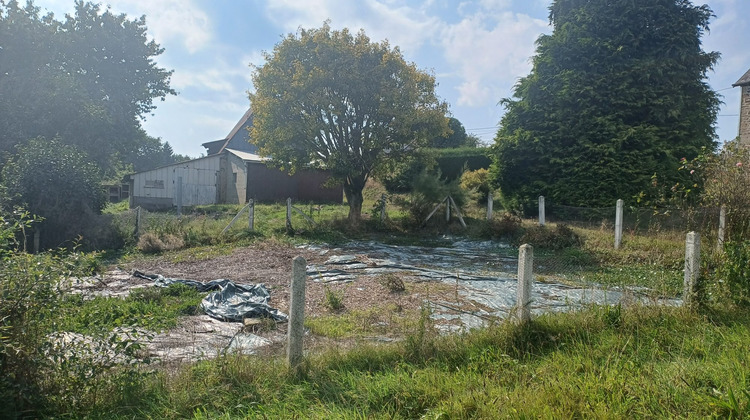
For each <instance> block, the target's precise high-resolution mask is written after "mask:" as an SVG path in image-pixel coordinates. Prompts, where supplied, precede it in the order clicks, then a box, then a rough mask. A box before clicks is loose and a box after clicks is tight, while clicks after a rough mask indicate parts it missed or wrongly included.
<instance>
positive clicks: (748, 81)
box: [732, 70, 750, 87]
mask: <svg viewBox="0 0 750 420" xmlns="http://www.w3.org/2000/svg"><path fill="white" fill-rule="evenodd" d="M747 85H750V70H748V71H747V72H746V73H745V74H744V75H743V76H742V77H740V80H738V81H737V82H735V83H734V84H733V85H732V87H737V86H747Z"/></svg>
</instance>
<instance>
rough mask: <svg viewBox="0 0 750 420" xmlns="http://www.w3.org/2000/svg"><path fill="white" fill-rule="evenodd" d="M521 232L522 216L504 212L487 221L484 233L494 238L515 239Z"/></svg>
mask: <svg viewBox="0 0 750 420" xmlns="http://www.w3.org/2000/svg"><path fill="white" fill-rule="evenodd" d="M521 232H522V228H521V218H520V217H519V216H517V215H515V214H513V213H510V212H503V213H500V214H498V215H496V216H495V217H494V218H493V219H492V220H490V221H489V222H487V224H486V228H485V232H484V233H485V236H489V237H492V238H506V239H514V238H517V237H518V236H519V235H520V234H521Z"/></svg>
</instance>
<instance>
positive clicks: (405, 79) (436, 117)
mask: <svg viewBox="0 0 750 420" xmlns="http://www.w3.org/2000/svg"><path fill="white" fill-rule="evenodd" d="M265 59H266V63H265V64H264V65H263V66H262V67H257V68H256V69H255V71H254V72H253V84H254V86H255V92H254V93H251V94H250V101H251V106H252V107H253V114H254V120H253V128H252V132H251V138H252V139H253V142H254V143H255V144H256V145H257V146H258V147H259V149H260V152H261V153H262V154H264V155H267V156H271V157H273V159H274V161H275V162H277V163H278V164H279V165H280V166H281V167H282V168H284V169H288V170H291V171H293V170H295V169H297V168H301V167H306V166H310V165H313V166H320V167H325V168H327V169H329V170H330V171H331V173H332V177H333V178H334V179H335V180H337V181H340V182H342V183H343V186H344V193H345V195H346V198H347V201H348V202H349V219H350V220H352V221H356V220H358V219H359V218H360V215H361V211H362V189H363V188H364V186H365V183H366V181H367V180H368V179H369V177H370V176H373V175H376V174H377V173H379V172H380V173H385V172H388V170H389V168H392V167H393V165H395V164H397V163H398V162H399V161H400V160H402V159H403V158H404V157H405V156H407V155H408V154H409V153H411V152H413V151H414V150H416V149H417V148H419V147H420V146H423V145H425V144H426V143H427V142H428V141H429V139H431V138H434V137H436V136H439V135H443V134H445V133H447V132H448V121H447V118H446V117H445V115H446V111H447V106H446V104H445V103H444V102H442V101H440V100H439V99H438V97H437V96H436V94H435V78H434V77H433V76H432V75H430V74H428V73H426V72H424V71H420V70H419V69H417V67H416V65H415V64H413V63H407V62H406V61H405V60H404V58H403V56H402V55H401V52H400V51H399V49H398V48H397V47H396V48H391V46H390V45H389V44H388V42H387V41H383V42H371V41H370V39H369V38H368V37H367V36H366V35H365V33H364V32H362V31H360V32H359V33H358V34H356V35H353V34H351V33H350V32H349V31H348V30H347V29H344V30H341V31H335V30H331V28H330V27H329V26H328V24H325V25H324V26H323V27H322V28H319V29H310V30H306V29H299V30H298V31H297V33H296V34H289V35H288V36H286V37H285V38H284V39H283V40H282V41H281V42H280V43H278V44H277V45H276V46H275V47H274V49H273V51H272V52H270V53H266V54H265Z"/></svg>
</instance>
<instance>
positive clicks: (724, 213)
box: [716, 206, 727, 251]
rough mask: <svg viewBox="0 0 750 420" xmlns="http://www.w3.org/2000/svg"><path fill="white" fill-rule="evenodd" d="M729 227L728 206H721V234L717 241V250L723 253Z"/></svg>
mask: <svg viewBox="0 0 750 420" xmlns="http://www.w3.org/2000/svg"><path fill="white" fill-rule="evenodd" d="M726 227H727V206H721V210H719V234H718V235H717V236H718V238H717V240H716V250H717V251H721V249H722V248H723V247H724V231H725V230H726Z"/></svg>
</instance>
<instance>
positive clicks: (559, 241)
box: [519, 224, 583, 249]
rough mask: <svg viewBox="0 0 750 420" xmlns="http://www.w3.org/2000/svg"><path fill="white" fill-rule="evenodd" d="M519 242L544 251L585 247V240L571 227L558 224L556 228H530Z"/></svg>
mask: <svg viewBox="0 0 750 420" xmlns="http://www.w3.org/2000/svg"><path fill="white" fill-rule="evenodd" d="M519 242H520V243H523V244H530V245H532V246H534V247H539V248H544V249H565V248H570V247H580V246H581V245H583V238H581V236H580V235H578V234H577V233H576V232H575V231H574V230H573V229H571V228H570V227H568V226H566V225H564V224H558V225H556V226H555V227H554V228H552V227H548V226H533V227H530V228H528V229H526V230H525V231H524V232H523V235H521V239H520V240H519Z"/></svg>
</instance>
